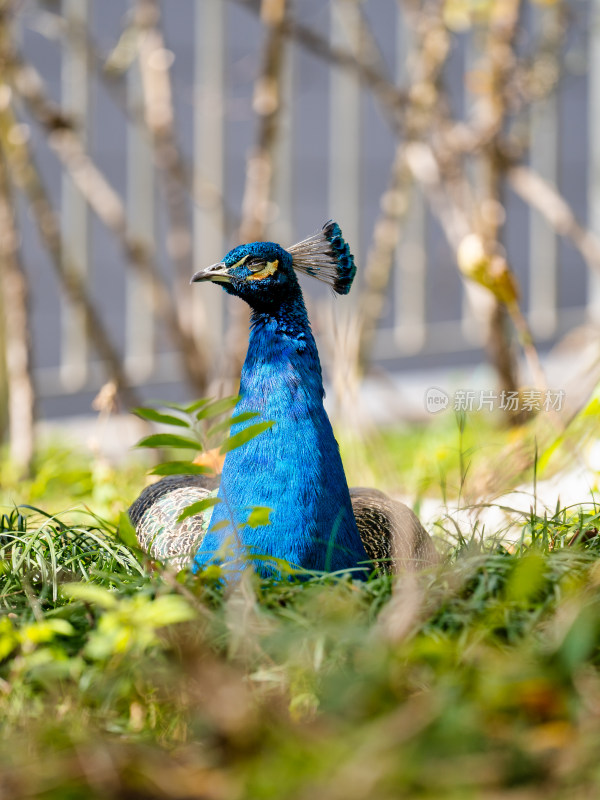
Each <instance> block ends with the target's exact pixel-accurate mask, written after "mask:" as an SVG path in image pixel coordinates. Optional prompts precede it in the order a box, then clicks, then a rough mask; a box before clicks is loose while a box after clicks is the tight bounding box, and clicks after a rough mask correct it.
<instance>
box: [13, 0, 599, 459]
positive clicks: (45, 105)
mask: <svg viewBox="0 0 600 800" xmlns="http://www.w3.org/2000/svg"><path fill="white" fill-rule="evenodd" d="M0 63H1V65H2V66H1V69H0V259H1V262H2V263H1V279H0V300H1V307H2V317H1V325H0V340H1V350H0V352H1V353H2V355H3V358H1V359H0V398H1V402H0V433H1V434H2V437H3V438H4V440H5V441H7V442H8V443H9V446H10V450H11V454H12V458H13V461H14V462H15V463H18V464H19V465H21V468H22V469H23V470H24V471H27V469H28V465H29V464H30V463H31V458H32V454H33V451H34V443H35V430H36V427H35V420H36V419H38V420H46V421H48V420H50V421H52V420H54V421H56V420H65V419H67V418H73V417H80V416H81V415H91V414H95V415H97V413H98V412H100V413H101V414H109V413H111V414H112V413H113V412H127V410H128V409H129V408H131V407H132V406H134V405H139V404H140V403H142V402H147V401H148V400H149V399H156V398H159V399H161V400H167V401H169V400H171V401H183V400H186V399H188V398H191V399H194V398H196V397H198V396H201V395H207V394H213V395H216V394H220V393H223V392H231V391H234V390H235V383H236V380H237V376H238V375H239V369H240V365H241V362H242V360H243V357H244V354H245V349H246V342H247V317H246V315H245V309H244V308H243V304H242V303H241V301H238V300H237V299H233V298H230V297H227V296H226V295H225V294H224V293H223V292H221V291H220V290H219V289H218V287H216V286H200V287H199V286H194V287H190V286H189V278H190V276H191V275H192V274H193V272H194V271H195V270H197V269H199V268H200V267H201V266H204V265H207V264H210V263H213V262H215V261H217V260H219V259H220V257H221V256H222V255H223V254H224V253H225V252H226V251H227V250H229V249H230V248H231V247H233V246H235V245H236V244H238V243H240V242H243V241H252V240H256V239H261V238H265V239H272V240H275V241H278V242H280V243H281V244H283V245H284V246H286V245H289V244H292V243H293V242H294V241H296V240H298V239H301V238H304V237H305V236H308V235H310V234H312V233H314V232H316V231H317V230H318V229H319V228H320V227H321V225H322V224H323V223H324V222H325V220H327V219H329V218H330V217H333V218H335V219H336V220H337V221H338V222H339V223H340V225H341V226H342V228H343V231H344V234H345V236H346V238H347V240H348V241H349V242H350V244H351V247H352V249H353V251H354V253H355V256H356V260H357V263H358V275H357V280H356V282H355V285H354V287H353V289H352V292H351V293H350V295H349V296H348V297H347V298H339V299H337V300H334V299H333V298H332V297H331V296H330V294H328V293H327V292H326V291H325V292H324V291H323V290H322V289H321V288H320V287H319V285H318V284H316V282H314V283H311V280H310V279H306V280H305V281H304V282H303V287H304V290H305V293H306V295H307V302H308V305H309V314H310V316H311V320H312V323H313V326H314V328H315V332H316V334H317V338H318V340H319V348H320V353H321V357H322V360H323V362H324V368H325V378H326V384H327V386H328V387H329V388H328V403H329V407H330V409H331V410H332V411H333V412H336V413H337V414H338V415H340V417H341V418H342V419H343V420H345V421H346V422H348V421H350V422H356V419H357V417H360V416H361V412H360V410H359V409H365V408H366V409H367V410H368V414H367V416H369V418H370V419H374V420H375V421H385V422H393V421H395V420H398V419H407V418H408V419H416V418H427V416H428V414H429V415H431V411H432V407H431V406H430V407H429V408H428V405H427V402H426V392H427V390H428V389H430V388H431V387H436V389H438V390H440V391H441V393H442V394H441V397H442V398H443V397H444V396H446V397H447V398H448V403H449V407H450V408H452V403H454V405H455V410H457V408H456V402H457V401H456V397H457V394H456V392H457V391H458V392H461V391H471V390H476V392H475V407H474V408H472V409H467V410H474V411H477V410H478V408H477V403H478V400H477V397H478V395H477V392H479V393H481V392H482V391H488V392H492V393H493V396H494V402H495V403H496V408H497V409H498V411H499V412H502V414H503V415H504V417H505V421H506V423H507V424H509V425H515V424H518V423H519V422H520V421H522V413H523V410H525V411H527V408H525V409H523V405H522V404H521V407H519V404H518V403H516V404H512V407H511V405H510V404H506V403H504V405H503V400H501V398H506V397H508V396H509V394H510V393H513V395H512V396H517V397H520V398H522V397H523V392H524V391H526V390H527V391H530V392H531V391H533V392H536V393H537V394H536V397H537V401H536V402H537V406H534V408H533V410H534V411H535V410H538V409H539V408H540V407H541V406H543V404H544V401H545V399H546V398H548V397H549V394H548V393H549V392H550V393H551V394H552V393H554V394H553V400H552V402H555V401H556V398H558V397H559V393H561V394H560V397H561V398H562V396H563V394H562V393H564V394H565V395H566V400H565V402H567V403H568V402H569V401H570V402H571V403H572V405H574V406H580V405H581V402H582V398H584V397H586V396H587V395H588V394H589V391H590V387H593V386H594V385H595V383H596V382H597V380H598V363H599V349H598V343H599V336H598V333H599V332H598V327H597V320H598V311H599V310H600V278H599V275H600V239H599V238H598V234H600V27H599V25H598V3H597V2H596V0H556V2H553V0H540V1H539V2H531V0H489V1H488V0H425V1H423V2H413V0H402V1H401V2H396V0H329V1H328V2H322V0H302V2H292V0H228V1H226V0H178V2H170V3H167V2H158V0H128V2H122V1H121V0H62V1H61V0H47V1H46V2H42V0H0ZM515 392H516V393H517V395H514V393H515ZM502 393H504V394H502ZM479 396H480V395H479ZM560 402H561V403H562V399H561V401H560ZM479 410H481V409H479ZM531 410H532V409H531V408H529V411H531ZM558 410H559V411H560V410H561V409H558ZM119 441H120V443H121V444H125V442H126V441H127V436H124V437H120V438H119ZM133 441H135V436H134V437H133Z"/></svg>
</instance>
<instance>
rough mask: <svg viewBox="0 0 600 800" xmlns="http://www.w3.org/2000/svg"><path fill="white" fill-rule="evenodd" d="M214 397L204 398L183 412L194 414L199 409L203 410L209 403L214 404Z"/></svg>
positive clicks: (191, 404) (186, 407)
mask: <svg viewBox="0 0 600 800" xmlns="http://www.w3.org/2000/svg"><path fill="white" fill-rule="evenodd" d="M212 402H213V399H212V397H202V398H201V399H200V400H196V401H195V402H193V403H190V405H189V406H185V408H183V409H182V410H183V411H185V413H186V414H193V413H194V411H198V409H199V408H203V406H205V405H208V403H212Z"/></svg>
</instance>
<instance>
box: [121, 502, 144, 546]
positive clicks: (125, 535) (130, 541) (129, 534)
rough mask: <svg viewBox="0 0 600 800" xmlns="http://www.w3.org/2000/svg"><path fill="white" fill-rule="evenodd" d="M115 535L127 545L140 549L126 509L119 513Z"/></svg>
mask: <svg viewBox="0 0 600 800" xmlns="http://www.w3.org/2000/svg"><path fill="white" fill-rule="evenodd" d="M117 536H118V537H119V539H120V540H121V541H122V542H125V544H126V545H127V546H128V547H133V548H135V549H136V550H139V549H140V545H139V542H138V539H137V536H136V533H135V528H134V527H133V525H132V524H131V520H130V519H129V514H128V513H127V512H126V511H121V513H120V514H119V523H118V525H117Z"/></svg>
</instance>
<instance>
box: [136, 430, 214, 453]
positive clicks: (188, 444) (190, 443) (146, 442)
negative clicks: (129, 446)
mask: <svg viewBox="0 0 600 800" xmlns="http://www.w3.org/2000/svg"><path fill="white" fill-rule="evenodd" d="M136 447H185V448H187V449H189V450H202V445H201V444H200V443H199V442H197V441H195V440H194V439H188V438H187V436H176V435H175V434H174V433H154V434H152V436H146V437H145V438H144V439H141V440H140V441H139V442H138V443H137V444H136Z"/></svg>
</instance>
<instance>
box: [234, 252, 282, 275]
mask: <svg viewBox="0 0 600 800" xmlns="http://www.w3.org/2000/svg"><path fill="white" fill-rule="evenodd" d="M245 259H246V256H244V258H243V259H242V261H240V264H241V263H242V262H243V261H245ZM278 266H279V260H278V259H275V261H267V264H266V266H265V268H264V269H261V270H260V272H254V273H253V274H252V275H248V277H247V278H246V280H247V281H262V280H263V278H268V277H269V275H272V274H273V273H274V272H275V270H276V269H277V267H278Z"/></svg>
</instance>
